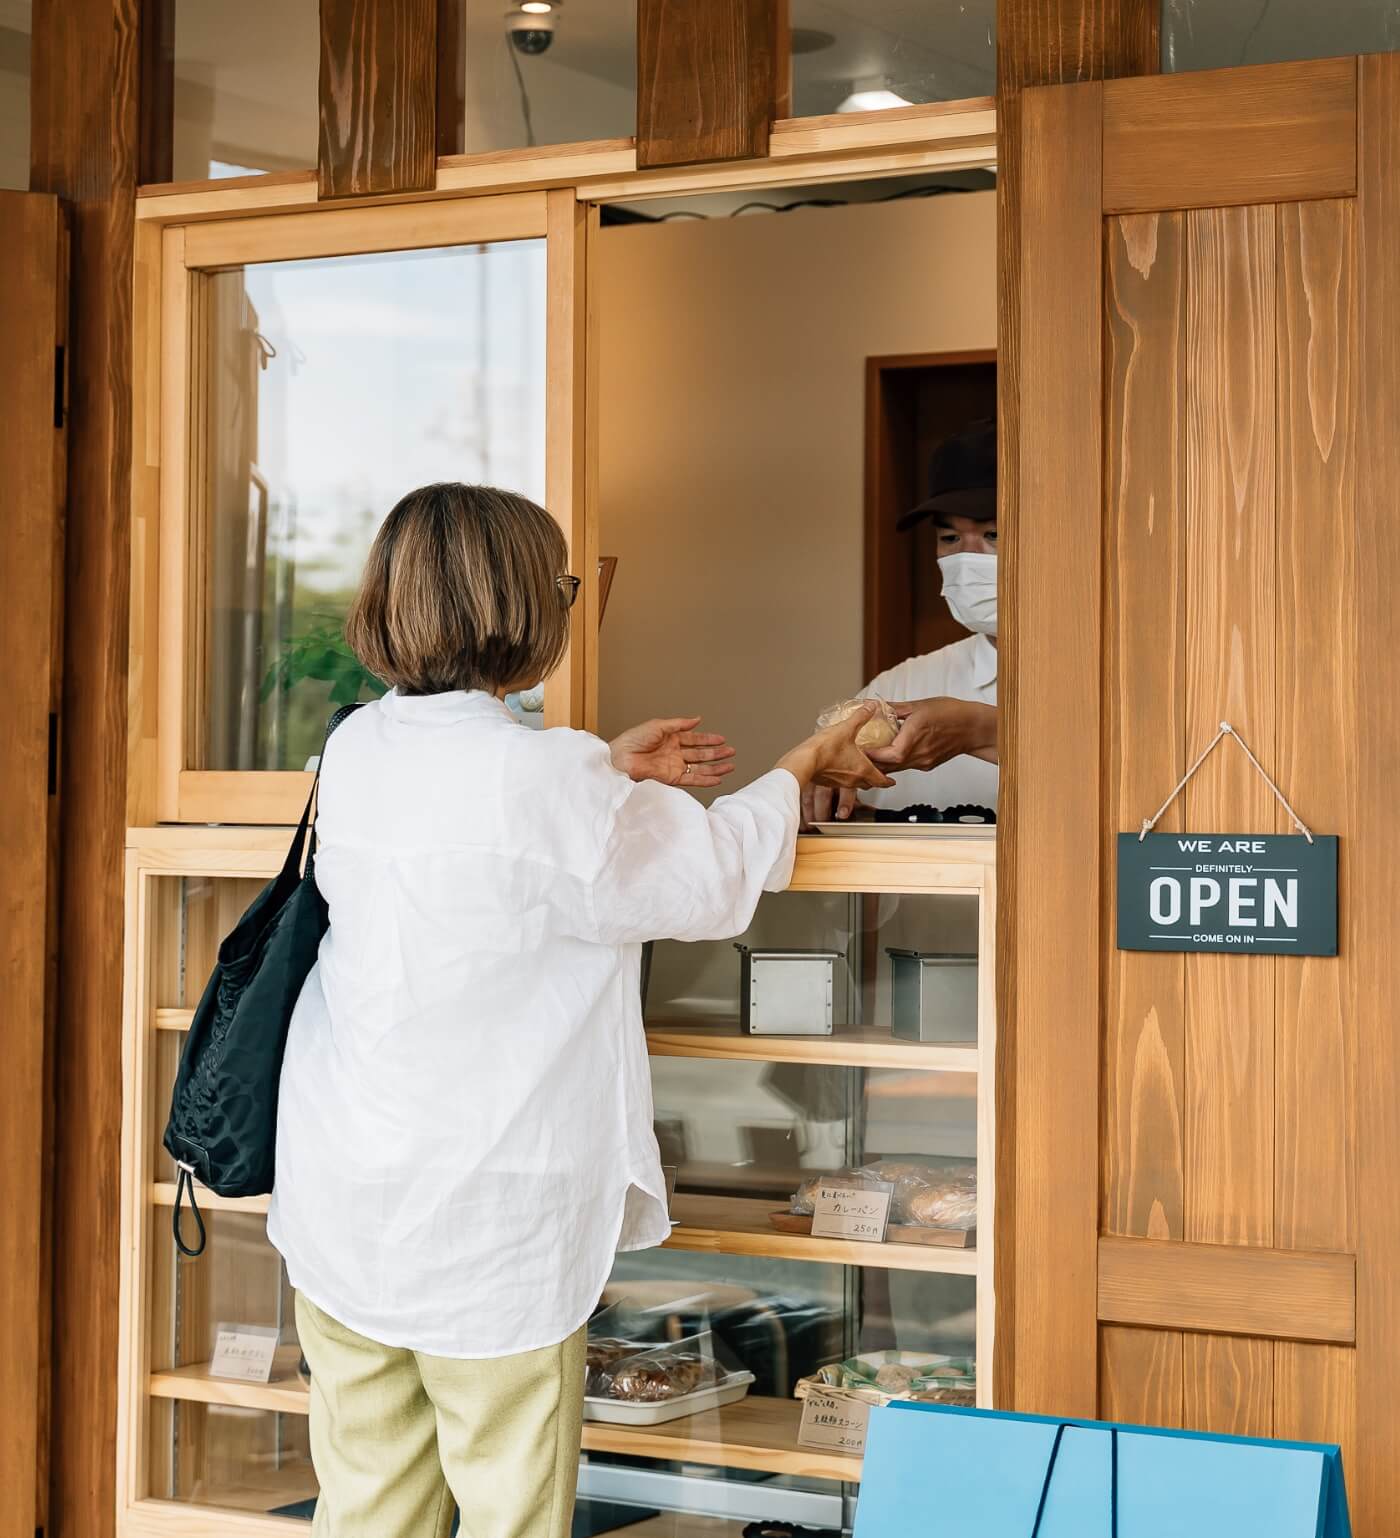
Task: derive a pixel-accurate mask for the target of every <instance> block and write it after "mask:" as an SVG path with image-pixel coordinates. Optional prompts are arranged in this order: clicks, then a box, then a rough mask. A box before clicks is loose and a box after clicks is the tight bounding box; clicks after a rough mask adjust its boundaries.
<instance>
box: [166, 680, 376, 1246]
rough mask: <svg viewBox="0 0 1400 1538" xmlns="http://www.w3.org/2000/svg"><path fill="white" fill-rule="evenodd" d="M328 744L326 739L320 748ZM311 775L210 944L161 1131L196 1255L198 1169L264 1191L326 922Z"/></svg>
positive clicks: (346, 710)
mask: <svg viewBox="0 0 1400 1538" xmlns="http://www.w3.org/2000/svg"><path fill="white" fill-rule="evenodd" d="M358 709H359V706H358V705H346V706H344V707H343V708H342V709H340V710H338V711H336V713H335V714H334V715H333V716H332V717H331V719H330V723H329V724H328V726H327V727H326V742H327V743H329V741H330V737H331V733H332V732H334V731H335V729H336V727H337V726H339V725H340V723H341V722H342V721H343V720H344V719H345V718H346V716H348V715H349V714H350V713H351V712H352V711H354V710H358ZM325 751H326V750H325V747H324V746H323V747H322V749H321V753H322V757H323V758H324V755H325ZM320 780H321V773H320V769H319V768H318V769H317V771H316V779H315V780H314V781H313V782H312V786H311V794H310V796H309V797H308V798H307V802H306V810H305V811H304V812H303V813H302V814H301V821H300V822H299V823H298V824H297V830H296V833H295V835H294V836H293V838H292V843H291V848H290V849H288V851H287V858H286V861H285V862H284V864H283V866H282V869H281V871H279V872H278V874H277V875H276V876H275V877H274V878H273V879H272V880H271V881H270V882H269V883H268V884H267V885H266V886H265V887H264V888H263V889H262V891H261V892H259V893H258V895H257V896H256V897H255V898H254V899H253V902H252V905H251V906H250V907H249V909H248V911H247V912H246V913H245V914H244V915H243V917H242V918H241V919H239V921H238V923H237V925H236V926H235V927H234V929H233V931H232V932H231V933H230V934H229V935H228V937H227V938H226V939H225V940H224V941H223V943H222V944H221V945H220V946H219V954H218V959H217V961H216V962H215V965H214V971H213V975H212V976H211V977H210V979H209V982H208V983H207V985H206V986H205V989H204V994H203V996H202V997H201V999H200V1001H199V1007H198V1008H197V1009H196V1010H195V1012H194V1019H193V1021H192V1022H191V1024H190V1030H189V1034H188V1036H187V1037H186V1038H185V1046H184V1050H183V1051H182V1053H181V1054H180V1068H179V1072H178V1073H177V1075H176V1078H175V1092H174V1094H173V1096H172V1097H171V1103H170V1119H169V1121H168V1122H167V1123H166V1127H165V1140H164V1141H165V1148H166V1151H167V1152H168V1153H169V1154H170V1156H171V1157H172V1158H173V1159H174V1160H175V1162H176V1164H177V1165H178V1166H179V1170H180V1175H179V1183H178V1186H177V1188H176V1194H175V1210H174V1215H173V1218H172V1224H173V1227H174V1233H175V1244H176V1246H177V1247H178V1248H179V1250H180V1252H181V1253H182V1254H184V1255H189V1256H191V1257H193V1256H197V1255H200V1254H202V1253H203V1251H204V1244H205V1231H204V1219H203V1218H202V1217H201V1216H200V1212H199V1208H198V1206H197V1205H196V1203H195V1196H194V1182H195V1181H196V1180H199V1181H200V1182H201V1183H202V1184H204V1185H206V1186H207V1187H208V1188H209V1189H210V1190H211V1191H213V1192H214V1193H215V1194H216V1195H218V1196H264V1195H266V1194H267V1192H269V1191H271V1189H272V1173H273V1164H274V1160H275V1155H276V1144H277V1091H278V1084H279V1081H280V1079H281V1075H282V1055H283V1052H284V1050H285V1048H286V1045H287V1027H288V1026H289V1025H290V1024H291V1019H292V1011H293V1009H295V1007H296V1002H297V998H298V997H299V995H300V994H301V988H302V984H303V983H304V982H305V981H306V978H307V974H308V973H309V972H310V971H311V968H312V966H313V965H314V964H315V961H316V953H317V951H318V949H319V948H320V944H321V936H322V935H324V934H325V932H326V929H327V928H328V926H329V923H330V915H329V913H328V910H327V908H326V902H325V899H324V898H323V897H322V896H321V894H320V891H319V890H318V889H317V886H316V871H315V866H316V834H315V831H314V829H313V828H312V809H313V807H314V806H315V802H316V787H317V786H318V785H319V784H320ZM303 850H305V851H306V864H305V867H304V868H303V866H302V852H303ZM186 1201H188V1202H189V1205H190V1211H191V1212H192V1213H193V1215H194V1221H195V1227H196V1230H197V1233H198V1239H197V1240H196V1242H195V1243H194V1244H193V1245H190V1244H187V1243H186V1241H185V1238H184V1235H183V1233H182V1232H181V1226H180V1218H181V1213H182V1210H183V1205H184V1203H185V1202H186Z"/></svg>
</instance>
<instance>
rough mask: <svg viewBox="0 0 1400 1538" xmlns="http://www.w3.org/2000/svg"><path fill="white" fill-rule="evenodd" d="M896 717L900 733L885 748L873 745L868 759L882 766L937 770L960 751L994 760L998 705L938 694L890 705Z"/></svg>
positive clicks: (995, 756)
mask: <svg viewBox="0 0 1400 1538" xmlns="http://www.w3.org/2000/svg"><path fill="white" fill-rule="evenodd" d="M891 709H893V711H894V713H895V715H896V716H898V717H899V721H900V728H899V735H898V736H897V737H896V738H895V739H894V741H893V742H892V743H891V744H890V745H889V747H887V748H872V749H871V750H870V758H871V761H872V762H874V763H877V764H879V765H880V766H881V767H882V768H884V769H888V770H891V771H894V770H898V769H936V768H937V767H938V765H939V764H944V763H947V761H948V760H949V759H950V758H956V757H957V756H958V755H959V754H960V753H968V754H971V755H972V757H974V758H981V759H985V760H987V761H988V762H989V763H993V764H994V763H996V761H997V708H996V706H995V705H984V704H982V703H981V702H980V701H977V700H954V699H949V698H947V697H946V696H942V695H939V696H937V697H935V698H934V699H928V700H906V701H903V702H902V703H897V704H893V705H892V706H891Z"/></svg>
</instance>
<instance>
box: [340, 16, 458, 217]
mask: <svg viewBox="0 0 1400 1538" xmlns="http://www.w3.org/2000/svg"><path fill="white" fill-rule="evenodd" d="M437 18H438V7H437V0H321V141H320V149H319V153H318V157H317V160H318V165H317V171H318V190H319V195H320V196H321V197H323V198H348V197H357V196H361V195H363V194H365V193H380V194H382V193H386V192H425V191H428V190H429V189H431V187H432V185H433V182H434V180H435V179H436V176H437V101H438V59H437Z"/></svg>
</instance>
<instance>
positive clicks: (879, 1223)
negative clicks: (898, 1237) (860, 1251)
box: [812, 1180, 894, 1244]
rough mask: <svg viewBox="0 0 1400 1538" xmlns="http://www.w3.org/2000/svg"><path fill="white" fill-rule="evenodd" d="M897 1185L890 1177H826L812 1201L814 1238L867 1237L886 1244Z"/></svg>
mask: <svg viewBox="0 0 1400 1538" xmlns="http://www.w3.org/2000/svg"><path fill="white" fill-rule="evenodd" d="M893 1195H894V1186H893V1185H892V1184H891V1183H890V1182H889V1181H887V1180H869V1181H865V1182H864V1183H861V1184H857V1183H855V1182H853V1181H842V1180H823V1181H822V1182H821V1183H820V1184H819V1185H818V1186H817V1196H816V1200H815V1202H813V1204H812V1237H813V1238H814V1239H864V1240H865V1241H866V1242H867V1243H870V1244H883V1243H884V1242H885V1230H886V1229H887V1228H888V1227H889V1222H890V1198H891V1197H892V1196H893Z"/></svg>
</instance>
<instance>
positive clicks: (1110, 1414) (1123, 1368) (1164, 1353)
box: [1099, 1324, 1185, 1426]
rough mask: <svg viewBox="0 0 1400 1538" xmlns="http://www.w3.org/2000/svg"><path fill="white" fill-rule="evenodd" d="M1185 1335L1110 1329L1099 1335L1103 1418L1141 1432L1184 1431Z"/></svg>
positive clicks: (1129, 1328)
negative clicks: (1149, 1428) (1143, 1429)
mask: <svg viewBox="0 0 1400 1538" xmlns="http://www.w3.org/2000/svg"><path fill="white" fill-rule="evenodd" d="M1183 1350H1184V1348H1183V1336H1182V1332H1181V1331H1180V1330H1140V1329H1134V1328H1133V1327H1131V1326H1128V1325H1117V1324H1108V1325H1105V1326H1104V1327H1103V1329H1102V1330H1101V1331H1100V1332H1099V1414H1100V1415H1101V1416H1103V1418H1104V1419H1105V1420H1110V1421H1126V1422H1127V1423H1129V1424H1130V1425H1137V1426H1180V1425H1181V1424H1182V1419H1181V1417H1182V1412H1183V1402H1184V1396H1185V1388H1184V1385H1183V1376H1182V1375H1183V1371H1184V1364H1183Z"/></svg>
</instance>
